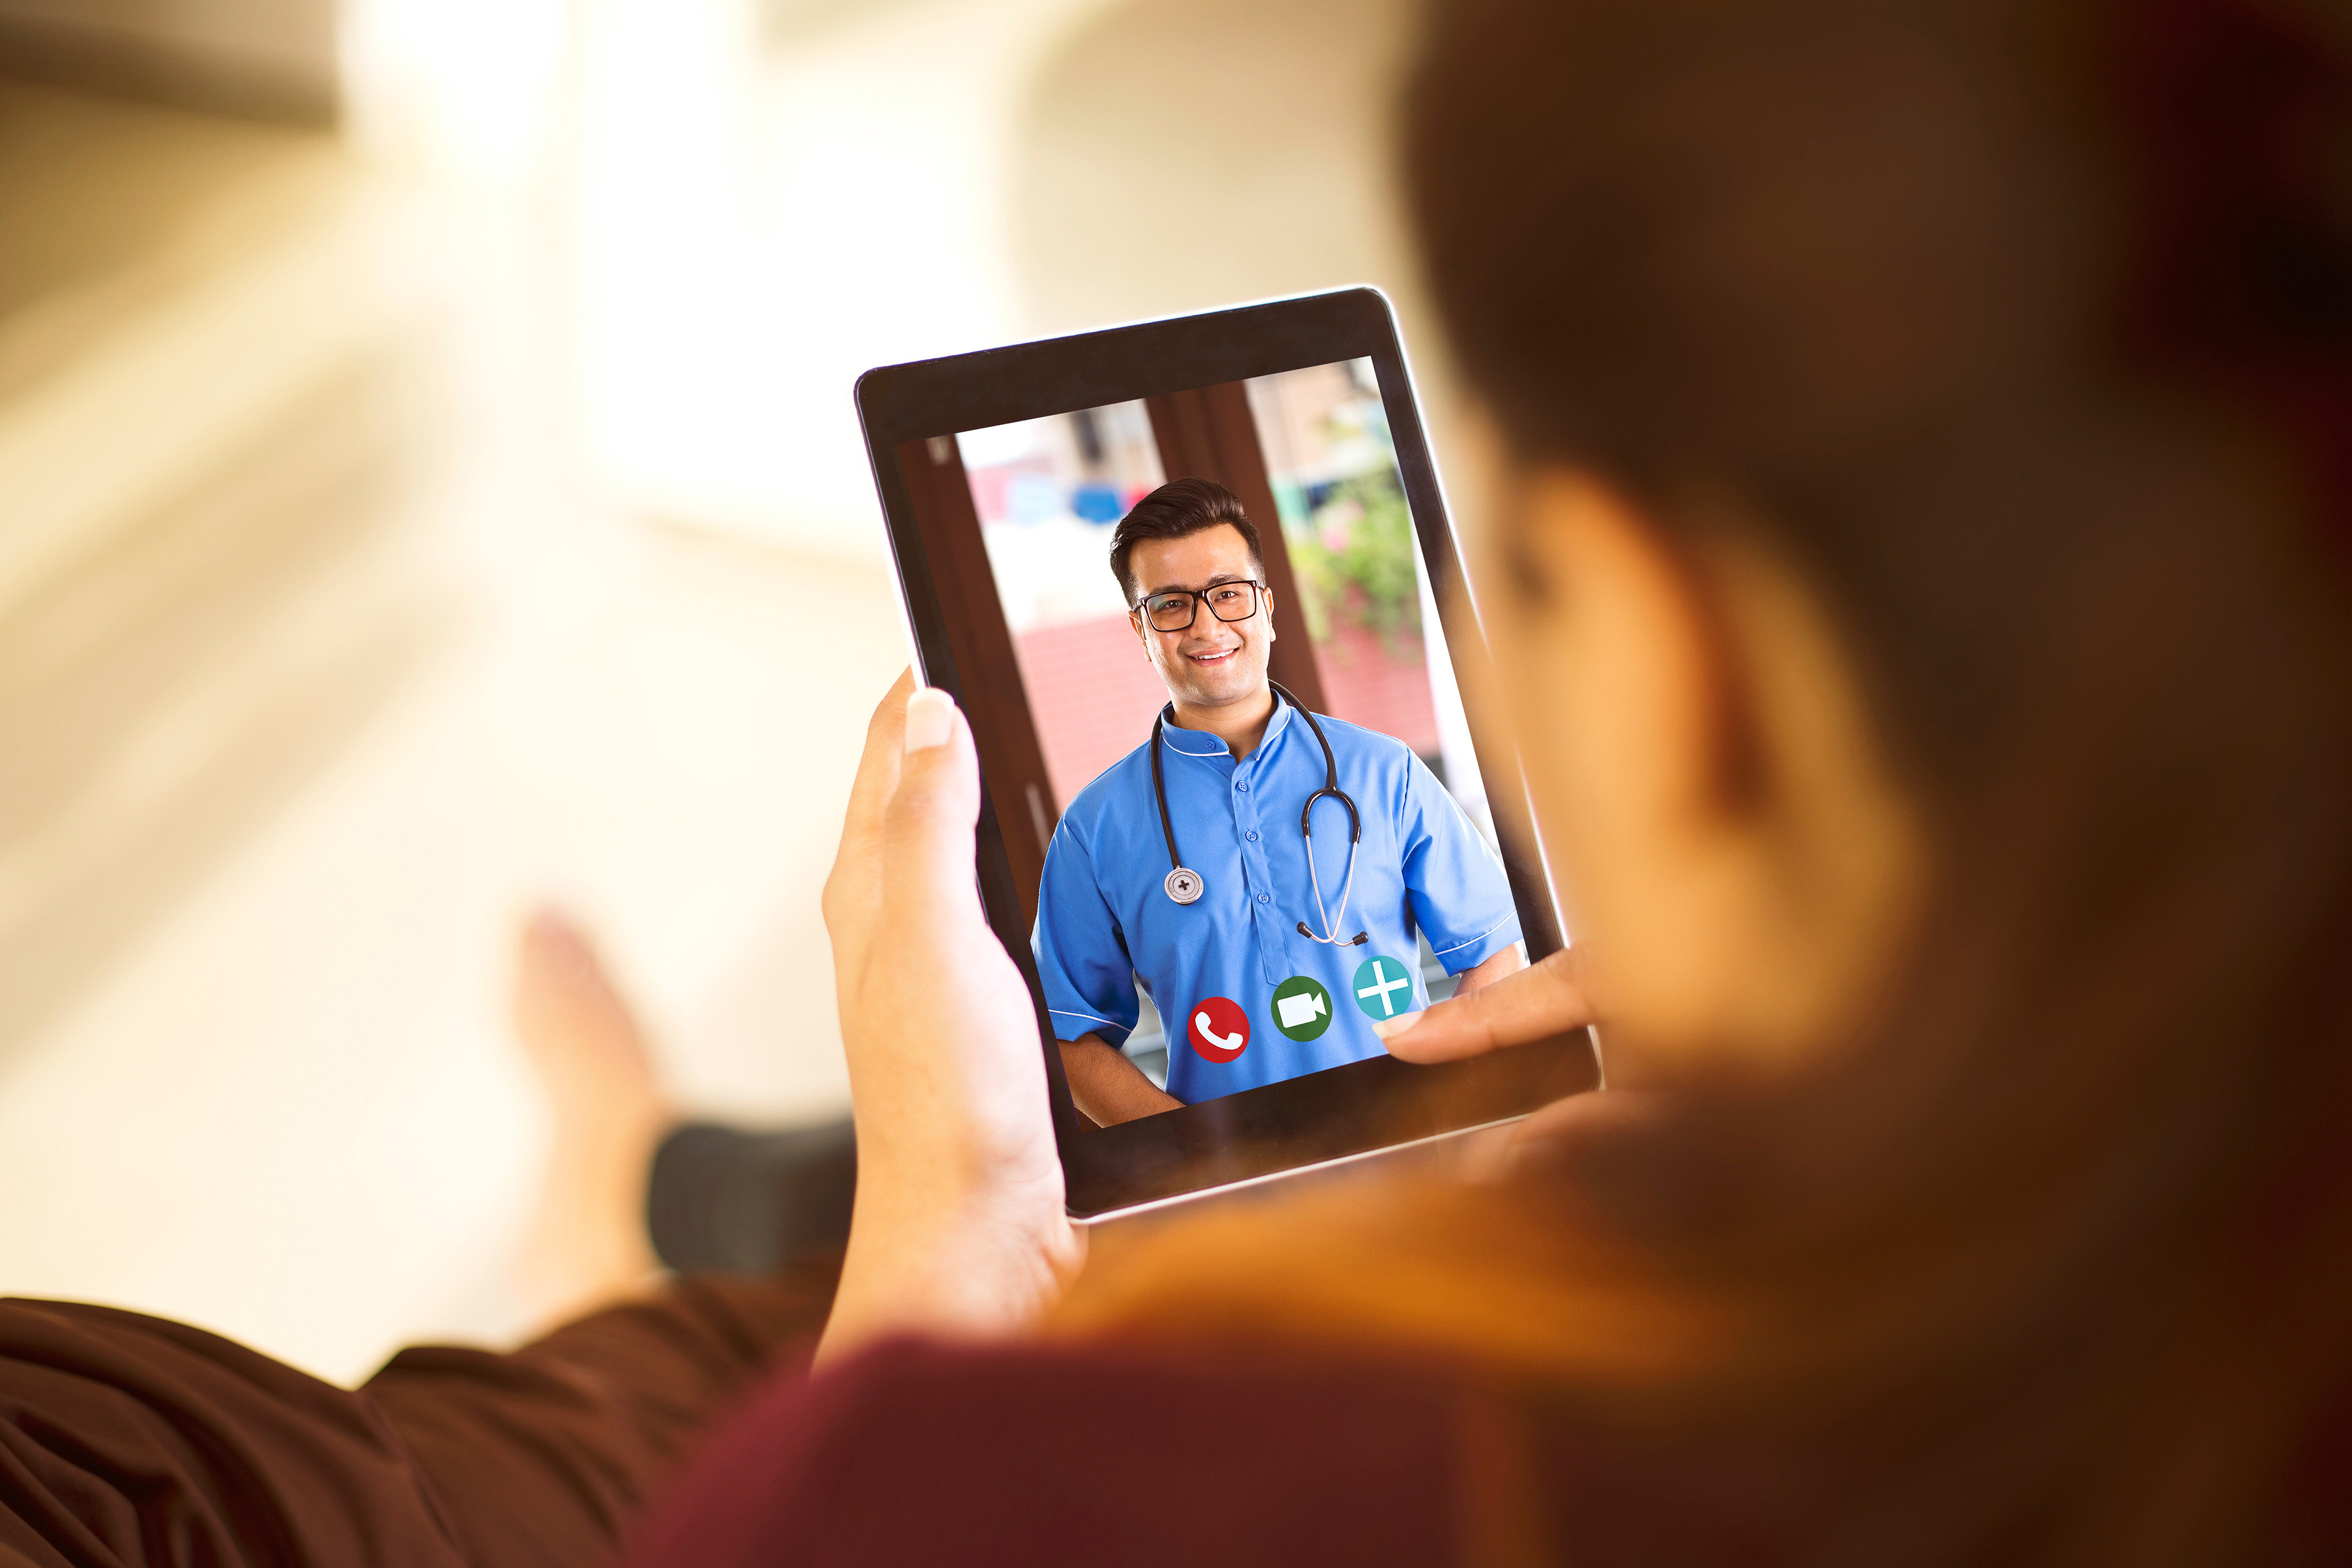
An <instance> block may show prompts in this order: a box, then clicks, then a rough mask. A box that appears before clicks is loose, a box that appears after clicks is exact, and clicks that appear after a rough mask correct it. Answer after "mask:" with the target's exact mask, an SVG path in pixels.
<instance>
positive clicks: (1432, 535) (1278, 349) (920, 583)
mask: <svg viewBox="0 0 2352 1568" xmlns="http://www.w3.org/2000/svg"><path fill="white" fill-rule="evenodd" d="M1357 359H1369V360H1370V361H1371V362H1372V364H1373V367H1374V370H1375V372H1376V374H1377V375H1378V378H1379V382H1380V390H1381V399H1382V401H1383V402H1384V403H1385V405H1386V406H1387V414H1388V421H1389V430H1390V434H1391V437H1392V438H1393V440H1394V445H1395V449H1396V458H1397V468H1398V470H1399V473H1400V475H1401V476H1402V479H1403V483H1404V490H1405V500H1406V501H1407V503H1408V505H1409V507H1410V508H1411V510H1412V520H1413V527H1414V531H1415V532H1416V534H1417V535H1418V538H1419V542H1420V545H1421V550H1422V558H1423V562H1424V563H1425V564H1426V566H1427V568H1428V572H1429V575H1430V582H1431V586H1432V587H1433V590H1434V591H1435V593H1436V596H1437V602H1438V604H1439V605H1440V606H1441V607H1442V608H1441V619H1442V622H1443V625H1444V633H1445V640H1446V646H1447V647H1448V649H1449V650H1451V653H1452V657H1453V658H1454V664H1455V669H1456V674H1457V675H1458V676H1461V677H1463V678H1464V679H1465V684H1466V682H1467V679H1468V677H1469V673H1470V672H1469V671H1468V670H1467V669H1465V668H1464V665H1465V660H1466V659H1468V658H1483V657H1484V648H1485V642H1484V639H1483V637H1482V636H1481V635H1480V633H1479V631H1478V629H1477V627H1476V626H1475V624H1457V623H1460V622H1466V621H1467V620H1468V619H1469V614H1468V611H1467V609H1466V605H1467V603H1468V599H1467V595H1456V594H1454V593H1452V592H1451V591H1450V590H1451V589H1452V588H1453V586H1454V584H1455V582H1456V581H1457V580H1458V578H1459V576H1460V573H1461V562H1460V558H1459V556H1458V554H1457V553H1456V552H1455V550H1454V532H1453V528H1452V526H1451V524H1450V523H1449V521H1448V520H1447V517H1446V511H1445V502H1444V494H1443V492H1442V490H1441V489H1440V487H1439V484H1438V479H1437V470H1436V468H1435V466H1434V464H1433V462H1432V461H1431V459H1430V456H1429V446H1428V441H1427V437H1426V436H1425V435H1424V433H1423V428H1422V424H1421V410H1420V405H1419V404H1418V402H1417V401H1416V400H1415V398H1414V396H1413V391H1412V377H1411V374H1410V372H1409V370H1408V368H1407V366H1406V363H1405V358H1404V353H1403V350H1402V347H1401V346H1400V343H1399V341H1398V337H1397V331H1396V323H1395V320H1394V318H1393V316H1392V315H1391V312H1390V310H1389V304H1388V300H1386V298H1385V297H1383V296H1382V295H1381V293H1380V291H1379V290H1377V289H1344V290H1340V291H1338V292H1335V293H1328V294H1314V295H1307V296H1305V297H1303V298H1299V299H1293V300H1273V301H1269V302H1266V303H1263V304H1255V305H1244V306H1240V307H1237V308H1235V309H1232V310H1213V311H1209V312H1207V313H1205V314H1202V315H1195V316H1181V317H1176V318H1173V319H1171V320H1167V321H1147V322H1142V323H1139V324H1137V325H1133V326H1125V327H1114V328H1110V329H1108V330H1106V331H1094V332H1082V333H1079V334H1077V335H1076V336H1072V337H1063V338H1049V339H1045V340H1041V341H1038V342H1025V343H1015V344H1013V345H1011V346H1009V347H1005V348H997V349H988V350H984V351H982V352H980V353H966V354H956V355H952V356H950V357H948V358H944V359H933V360H920V361H916V362H913V363H907V364H895V365H884V366H881V367H880V368H878V369H875V370H870V371H868V372H866V374H864V375H862V376H860V377H859V378H858V381H857V391H856V400H857V414H858V419H859V422H860V424H861V425H862V426H863V427H864V430H865V433H866V456H867V458H868V459H869V460H870V462H871V463H872V465H873V469H874V481H875V487H876V489H877V491H878V492H879V493H880V495H881V498H882V510H883V517H884V521H885V523H886V526H887V531H888V533H889V539H890V552H891V556H892V558H893V560H894V562H895V563H896V564H897V567H898V584H899V591H900V594H901V595H902V597H903V599H904V602H905V605H906V610H907V618H908V626H909V627H910V628H911V630H912V632H913V635H914V639H915V646H916V657H917V659H918V662H919V667H920V670H921V674H922V677H923V679H925V680H927V681H929V683H930V684H932V685H934V686H937V687H940V688H941V689H944V690H946V691H948V692H949V693H950V694H951V695H953V696H954V697H955V698H956V700H958V701H959V702H963V701H964V700H965V695H966V694H965V687H964V680H965V679H966V676H965V672H964V671H961V670H959V669H958V668H956V663H955V659H954V657H953V656H952V654H951V653H950V650H949V646H948V639H947V636H946V628H945V623H944V619H943V616H942V615H941V611H940V603H939V596H938V594H937V592H936V590H935V587H934V584H933V581H932V578H931V575H930V571H929V562H928V560H927V558H926V555H925V552H924V549H923V545H922V542H921V538H920V535H919V532H918V531H917V527H916V521H915V516H914V511H913V508H912V504H911V500H910V497H909V494H908V487H907V482H906V480H905V478H904V476H903V475H902V474H901V473H900V471H899V467H898V447H899V446H900V444H901V443H903V442H908V441H919V440H927V439H929V438H932V437H941V436H955V435H960V434H961V433H962V432H965V431H969V430H979V429H985V428H987V427H989V426H995V425H1008V424H1012V423H1013V422H1014V421H1016V420H1024V419H1039V418H1045V417H1047V416H1052V415H1055V414H1066V413H1069V412H1071V411H1073V410H1076V409H1081V408H1097V407H1101V406H1103V405H1106V404H1113V403H1126V402H1130V401H1134V400H1137V399H1140V398H1145V397H1151V396H1157V395H1161V394H1165V393H1180V392H1187V391H1191V390H1192V389H1194V388H1197V387H1203V386H1213V385H1217V384H1223V383H1226V382H1234V381H1243V380H1247V379H1250V378H1253V377H1255V376H1262V375H1273V374H1279V373H1281V372H1284V371H1291V370H1300V369H1304V368H1307V367H1309V366H1313V365H1322V364H1332V363H1339V362H1341V361H1345V360H1357ZM1471 743H1472V747H1473V750H1474V752H1475V755H1476V757H1477V761H1478V768H1479V772H1480V773H1481V774H1482V776H1483V777H1484V778H1485V779H1486V784H1487V789H1488V792H1489V795H1490V796H1494V795H1499V794H1500V792H1503V791H1506V790H1509V791H1512V792H1514V793H1516V792H1517V787H1518V784H1517V781H1518V779H1519V767H1518V761H1517V756H1516V754H1515V753H1514V752H1512V750H1511V749H1510V747H1509V746H1508V744H1507V742H1504V741H1502V740H1500V739H1499V738H1497V737H1494V736H1490V735H1488V734H1485V733H1482V732H1480V727H1479V726H1478V725H1477V723H1476V722H1475V719H1474V720H1473V722H1472V734H1471ZM1524 820H1525V816H1524V813H1521V812H1515V811H1510V810H1502V811H1498V812H1497V813H1496V830H1497V835H1498V837H1500V838H1501V840H1502V855H1503V863H1504V868H1505V870H1506V871H1507V874H1508V876H1509V879H1510V885H1511V892H1512V896H1513V898H1514V899H1515V900H1516V901H1517V905H1518V911H1519V921H1520V928H1521V931H1522V933H1523V935H1524V936H1525V938H1526V941H1527V944H1528V956H1529V957H1530V958H1531V959H1534V958H1541V957H1543V956H1544V955H1545V954H1546V953H1549V952H1553V951H1555V950H1557V949H1558V948H1559V945H1560V936H1559V924H1558V921H1557V920H1556V918H1555V916H1554V914H1553V910H1552V904H1551V899H1550V896H1549V890H1548V887H1547V883H1546V880H1545V878H1544V875H1543V870H1542V865H1541V862H1540V860H1539V858H1538V856H1537V854H1536V852H1535V847H1534V846H1533V845H1532V844H1530V843H1526V842H1523V841H1522V840H1523V839H1524V837H1525V831H1524V829H1521V828H1519V827H1518V826H1517V823H1519V822H1523V821H1524ZM976 859H977V863H978V864H977V870H978V875H979V881H980V888H981V894H982V902H983V904H984V906H985V908H986V910H987V913H988V919H989V923H990V924H991V926H992V927H993V928H994V930H995V931H996V934H997V937H998V940H1000V941H1001V942H1003V943H1004V946H1005V949H1006V951H1008V952H1010V953H1012V955H1013V961H1014V962H1015V963H1018V964H1019V965H1020V966H1021V970H1022V973H1023V974H1024V976H1025V977H1026V978H1027V980H1028V982H1029V991H1030V996H1031V999H1032V1001H1033V1003H1034V1005H1035V1008H1036V1013H1037V1027H1038V1036H1039V1040H1040V1044H1041V1047H1042V1048H1043V1049H1044V1051H1045V1068H1046V1076H1047V1079H1048V1081H1049V1083H1050V1085H1051V1093H1052V1096H1053V1102H1054V1103H1053V1114H1054V1132H1055V1139H1056V1141H1057V1142H1058V1144H1059V1146H1060V1152H1061V1157H1062V1167H1063V1171H1064V1173H1065V1175H1066V1181H1067V1190H1068V1203H1069V1210H1070V1213H1071V1214H1072V1215H1074V1216H1076V1217H1079V1218H1089V1219H1090V1218H1100V1217H1104V1216H1107V1215H1110V1214H1113V1213H1116V1212H1119V1211H1123V1210H1128V1209H1132V1208H1136V1207H1139V1206H1141V1205H1148V1204H1155V1203H1160V1202H1164V1201H1167V1200H1170V1199H1172V1198H1177V1197H1182V1196H1188V1195H1192V1194H1200V1193H1204V1192H1208V1191H1211V1190H1213V1189H1215V1188H1218V1187H1223V1186H1230V1185H1233V1184H1236V1183H1241V1182H1247V1181H1254V1180H1257V1179H1260V1178H1263V1177H1266V1176H1270V1175H1275V1174H1278V1173H1284V1172H1287V1171H1293V1170H1299V1169H1304V1168H1307V1167H1309V1166H1313V1165H1318V1164H1324V1163H1330V1162H1332V1161H1335V1160H1341V1159H1347V1158H1349V1157H1352V1156H1355V1155H1358V1154H1363V1153H1369V1152H1373V1151H1376V1150H1379V1149H1383V1148H1389V1147H1392V1146H1395V1145H1398V1144H1402V1143H1408V1142H1415V1141H1418V1140H1421V1139H1424V1138H1429V1137H1434V1136H1440V1135H1443V1134H1444V1133H1448V1132H1454V1131H1464V1130H1466V1129H1469V1128H1474V1127H1478V1126H1483V1125H1486V1124H1488V1123H1491V1122H1495V1121H1506V1120H1508V1119H1509V1118H1511V1117H1514V1116H1518V1115H1523V1114H1525V1113H1526V1112H1527V1111H1528V1110H1533V1109H1534V1108H1535V1107H1537V1106H1538V1105H1540V1104H1542V1103H1544V1102H1545V1101H1547V1100H1554V1099H1558V1098H1559V1097H1560V1096H1561V1095H1564V1094H1570V1093H1575V1092H1577V1091H1579V1090H1581V1089H1591V1088H1594V1087H1597V1086H1598V1084H1599V1082H1600V1063H1599V1060H1598V1058H1597V1056H1596V1055H1595V1053H1594V1049H1593V1045H1592V1041H1591V1034H1590V1032H1589V1031H1586V1030H1581V1029H1580V1030H1576V1031H1573V1032H1572V1033H1570V1034H1568V1035H1563V1036H1560V1037H1558V1038H1555V1039H1552V1040H1548V1041H1544V1042H1541V1043H1539V1044H1537V1045H1532V1046H1523V1047H1517V1048H1515V1049H1512V1050H1508V1051H1502V1052H1497V1053H1496V1054H1494V1055H1492V1056H1489V1057H1485V1058H1478V1059H1476V1060H1473V1061H1466V1062H1454V1063H1448V1064H1446V1065H1444V1066H1441V1067H1412V1066H1409V1065H1407V1064H1405V1063H1402V1062H1399V1061H1396V1060H1393V1059H1392V1058H1385V1057H1380V1058H1370V1059H1369V1060H1365V1061H1359V1062H1353V1063H1350V1064H1349V1065H1348V1066H1346V1067H1340V1068H1330V1069H1328V1070H1326V1071H1322V1072H1316V1073H1309V1074H1307V1075H1306V1076H1305V1077H1302V1078H1295V1079H1286V1080H1285V1081H1283V1082H1280V1083H1273V1084H1267V1085H1265V1086H1263V1087H1261V1088H1258V1089H1246V1090H1244V1091H1243V1092H1241V1093H1239V1094H1233V1095H1227V1096H1225V1097H1224V1098H1223V1099H1220V1100H1203V1101H1202V1102H1201V1103H1200V1104H1197V1105H1188V1106H1185V1107H1182V1108H1181V1109H1180V1110H1170V1111H1164V1112H1161V1113H1160V1114H1159V1115H1156V1116H1148V1117H1145V1118H1143V1119H1142V1120H1140V1121H1129V1122H1122V1123H1120V1124H1118V1125H1116V1126H1112V1127H1097V1126H1095V1125H1094V1124H1093V1123H1092V1122H1091V1121H1088V1120H1087V1119H1086V1118H1084V1117H1082V1116H1080V1115H1079V1114H1078V1111H1077V1109H1076V1106H1074V1105H1073V1104H1072V1103H1071V1100H1070V1091H1069V1086H1068V1084H1067V1082H1066V1080H1065V1079H1064V1078H1063V1075H1062V1061H1061V1052H1060V1051H1058V1050H1057V1049H1055V1048H1054V1047H1055V1037H1054V1033H1053V1030H1052V1027H1051V1026H1050V1024H1049V1022H1048V1019H1047V1014H1046V1009H1045V993H1044V990H1043V989H1042V988H1041V986H1040V985H1039V983H1038V979H1037V969H1036V964H1035V962H1034V958H1033V957H1032V955H1031V953H1030V949H1029V931H1028V930H1027V928H1026V925H1025V922H1024V919H1023V916H1022V913H1021V910H1022V901H1021V899H1020V896H1019V891H1018V889H1016V888H1015V886H1014V885H1013V871H1012V866H1011V863H1010V861H1009V860H1008V859H1007V858H1006V856H1005V851H1004V845H1003V837H1002V834H1001V832H1000V830H999V827H998V825H997V817H996V813H995V810H994V807H993V805H992V804H991V803H989V802H988V801H987V799H986V791H985V790H984V789H983V791H982V807H981V818H980V826H979V844H978V850H977V855H976Z"/></svg>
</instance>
